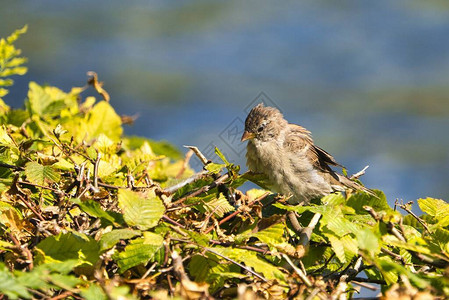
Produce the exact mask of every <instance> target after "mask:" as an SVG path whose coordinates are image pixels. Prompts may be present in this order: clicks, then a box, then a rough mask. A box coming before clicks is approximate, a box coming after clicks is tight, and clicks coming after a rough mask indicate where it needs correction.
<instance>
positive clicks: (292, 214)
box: [287, 211, 303, 235]
mask: <svg viewBox="0 0 449 300" xmlns="http://www.w3.org/2000/svg"><path fill="white" fill-rule="evenodd" d="M287 217H288V219H289V220H290V223H291V224H292V226H293V229H294V230H295V232H296V234H297V235H301V232H302V229H303V228H302V226H301V224H299V222H298V218H297V217H296V212H294V211H289V212H288V213H287Z"/></svg>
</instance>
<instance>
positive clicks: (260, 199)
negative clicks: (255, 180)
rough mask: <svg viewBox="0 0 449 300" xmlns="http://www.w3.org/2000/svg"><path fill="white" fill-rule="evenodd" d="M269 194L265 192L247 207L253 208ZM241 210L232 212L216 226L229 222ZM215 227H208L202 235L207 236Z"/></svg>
mask: <svg viewBox="0 0 449 300" xmlns="http://www.w3.org/2000/svg"><path fill="white" fill-rule="evenodd" d="M269 194H270V192H266V193H264V194H263V195H262V196H260V197H258V198H256V199H254V201H252V202H251V203H249V204H248V207H251V206H253V205H254V204H256V203H257V202H260V201H262V200H263V199H265V198H266V197H267V196H268V195H269ZM240 212H241V210H240V209H237V210H236V211H235V212H233V213H232V214H230V215H229V216H227V217H225V218H223V219H221V220H220V222H218V225H221V224H223V223H225V222H227V221H229V220H230V219H232V218H234V217H235V216H236V215H237V214H238V213H240ZM214 227H215V225H212V226H211V227H209V228H208V229H207V230H206V231H205V232H204V233H205V234H208V233H209V232H211V231H212V230H213V229H214Z"/></svg>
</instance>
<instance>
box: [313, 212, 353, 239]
mask: <svg viewBox="0 0 449 300" xmlns="http://www.w3.org/2000/svg"><path fill="white" fill-rule="evenodd" d="M321 226H326V227H327V228H328V229H329V230H330V231H332V232H333V233H334V234H335V235H337V236H339V237H342V236H344V235H346V234H348V233H356V232H357V231H358V230H359V227H358V226H357V225H355V224H354V223H351V222H350V221H348V220H347V219H346V218H345V217H344V216H343V214H341V213H340V214H338V213H337V212H336V213H335V214H325V215H323V218H322V219H321Z"/></svg>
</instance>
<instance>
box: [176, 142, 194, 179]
mask: <svg viewBox="0 0 449 300" xmlns="http://www.w3.org/2000/svg"><path fill="white" fill-rule="evenodd" d="M193 153H194V152H193V150H192V149H190V150H189V151H187V153H186V156H185V158H184V162H183V164H182V166H181V169H180V170H179V172H178V174H177V175H176V178H181V176H182V174H184V171H185V170H186V169H187V167H188V166H189V161H190V158H191V157H192V155H193Z"/></svg>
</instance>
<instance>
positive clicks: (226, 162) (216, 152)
mask: <svg viewBox="0 0 449 300" xmlns="http://www.w3.org/2000/svg"><path fill="white" fill-rule="evenodd" d="M215 154H217V156H218V157H219V158H220V159H221V160H222V161H223V162H224V163H225V165H226V166H229V165H230V163H229V161H228V160H227V159H226V157H225V156H224V154H223V153H221V151H220V149H218V148H217V147H215Z"/></svg>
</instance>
